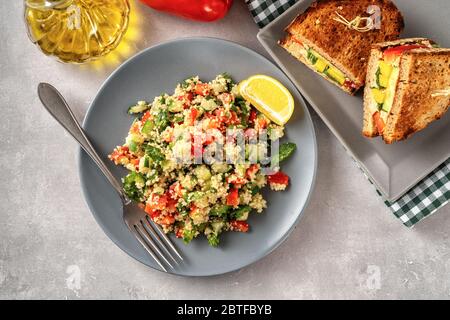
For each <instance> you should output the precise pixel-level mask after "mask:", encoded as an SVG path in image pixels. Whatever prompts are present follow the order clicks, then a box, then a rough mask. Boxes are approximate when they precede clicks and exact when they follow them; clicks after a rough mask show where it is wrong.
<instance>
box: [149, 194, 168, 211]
mask: <svg viewBox="0 0 450 320" xmlns="http://www.w3.org/2000/svg"><path fill="white" fill-rule="evenodd" d="M166 205H167V196H166V195H165V194H163V195H159V194H156V193H152V194H151V195H150V197H149V199H148V201H147V206H148V208H149V209H153V210H164V209H165V208H166Z"/></svg>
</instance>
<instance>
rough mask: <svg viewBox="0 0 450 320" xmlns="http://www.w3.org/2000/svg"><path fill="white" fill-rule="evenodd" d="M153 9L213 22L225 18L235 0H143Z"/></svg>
mask: <svg viewBox="0 0 450 320" xmlns="http://www.w3.org/2000/svg"><path fill="white" fill-rule="evenodd" d="M141 1H142V2H144V3H145V4H147V5H148V6H150V7H151V8H153V9H156V10H160V11H165V12H169V13H171V14H174V15H177V16H181V17H184V18H188V19H191V20H197V21H204V22H211V21H215V20H219V19H221V18H223V17H224V16H225V15H226V14H227V12H228V10H229V9H230V7H231V5H232V4H233V0H141Z"/></svg>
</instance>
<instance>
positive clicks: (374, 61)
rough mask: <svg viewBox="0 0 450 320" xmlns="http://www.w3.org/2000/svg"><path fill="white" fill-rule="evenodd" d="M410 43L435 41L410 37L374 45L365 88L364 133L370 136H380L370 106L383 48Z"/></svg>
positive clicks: (426, 44) (429, 44)
mask: <svg viewBox="0 0 450 320" xmlns="http://www.w3.org/2000/svg"><path fill="white" fill-rule="evenodd" d="M409 44H421V45H425V46H428V47H429V48H432V47H433V45H435V42H434V41H432V40H430V39H427V38H408V39H399V40H396V41H389V42H383V43H377V44H374V45H373V46H372V50H371V52H370V57H369V63H368V67H367V76H366V87H365V89H364V118H363V135H364V136H366V137H369V138H373V137H376V136H378V135H379V134H378V129H377V126H376V124H375V121H374V119H373V110H372V109H371V108H370V104H371V103H372V98H371V89H372V88H373V87H375V86H376V83H375V77H374V74H375V73H376V72H377V70H378V66H379V61H380V60H381V59H382V57H383V50H385V49H387V48H389V47H396V46H402V45H409Z"/></svg>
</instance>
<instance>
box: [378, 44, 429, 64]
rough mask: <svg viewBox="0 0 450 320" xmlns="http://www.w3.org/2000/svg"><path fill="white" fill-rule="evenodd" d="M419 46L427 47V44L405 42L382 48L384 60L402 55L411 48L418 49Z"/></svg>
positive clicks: (390, 59)
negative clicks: (400, 44)
mask: <svg viewBox="0 0 450 320" xmlns="http://www.w3.org/2000/svg"><path fill="white" fill-rule="evenodd" d="M420 48H427V46H424V45H422V44H405V45H402V46H396V47H392V48H389V49H386V50H384V52H383V57H384V60H385V61H392V60H394V59H395V58H397V57H398V56H400V55H402V54H403V53H404V52H405V51H409V50H413V49H420Z"/></svg>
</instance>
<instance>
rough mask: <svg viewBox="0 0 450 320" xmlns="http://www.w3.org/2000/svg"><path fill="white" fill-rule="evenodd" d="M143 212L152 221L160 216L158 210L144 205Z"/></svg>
mask: <svg viewBox="0 0 450 320" xmlns="http://www.w3.org/2000/svg"><path fill="white" fill-rule="evenodd" d="M144 211H145V212H146V213H147V214H148V215H149V216H150V218H152V220H153V219H155V218H156V217H159V216H160V215H161V211H160V210H155V209H153V208H152V207H151V206H150V205H148V204H146V205H145V208H144Z"/></svg>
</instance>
